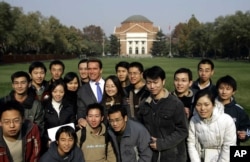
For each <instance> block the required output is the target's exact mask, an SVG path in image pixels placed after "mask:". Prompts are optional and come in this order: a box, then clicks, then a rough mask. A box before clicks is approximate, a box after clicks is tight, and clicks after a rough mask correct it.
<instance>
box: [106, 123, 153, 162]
mask: <svg viewBox="0 0 250 162" xmlns="http://www.w3.org/2000/svg"><path fill="white" fill-rule="evenodd" d="M108 133H109V135H110V136H111V140H112V142H113V146H114V150H115V153H116V156H117V162H150V161H151V158H152V151H151V149H150V147H149V143H150V135H149V132H148V131H147V129H146V128H145V127H144V126H143V125H142V124H140V123H139V122H136V121H134V120H130V119H128V121H127V124H126V128H125V131H124V133H123V135H122V138H121V142H120V146H118V142H117V138H116V135H115V132H114V131H113V130H111V129H109V130H108Z"/></svg>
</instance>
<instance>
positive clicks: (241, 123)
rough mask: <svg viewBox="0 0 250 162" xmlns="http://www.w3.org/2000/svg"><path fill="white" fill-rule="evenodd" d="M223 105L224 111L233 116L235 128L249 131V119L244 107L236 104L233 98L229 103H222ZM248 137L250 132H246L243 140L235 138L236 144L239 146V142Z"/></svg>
mask: <svg viewBox="0 0 250 162" xmlns="http://www.w3.org/2000/svg"><path fill="white" fill-rule="evenodd" d="M224 107H225V109H224V112H225V113H226V114H229V115H230V116H231V117H232V118H233V120H234V122H235V126H236V130H237V131H241V130H244V131H247V132H249V133H250V120H249V117H248V115H247V113H246V112H245V111H244V109H243V108H242V107H241V106H240V105H238V104H237V103H236V101H235V100H234V99H233V98H232V99H231V102H230V103H229V104H226V105H224ZM249 137H250V134H248V136H247V138H246V139H245V140H240V139H239V138H237V145H238V146H239V145H240V142H245V141H247V140H248V139H249Z"/></svg>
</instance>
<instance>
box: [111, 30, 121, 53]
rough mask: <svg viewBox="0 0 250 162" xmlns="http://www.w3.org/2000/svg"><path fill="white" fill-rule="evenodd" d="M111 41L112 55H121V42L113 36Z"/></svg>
mask: <svg viewBox="0 0 250 162" xmlns="http://www.w3.org/2000/svg"><path fill="white" fill-rule="evenodd" d="M109 39H110V43H109V52H110V53H111V55H116V54H119V53H120V52H119V50H120V42H119V40H118V38H117V37H116V36H115V35H114V34H111V35H110V36H109Z"/></svg>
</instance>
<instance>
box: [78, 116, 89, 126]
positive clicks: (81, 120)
mask: <svg viewBox="0 0 250 162" xmlns="http://www.w3.org/2000/svg"><path fill="white" fill-rule="evenodd" d="M78 126H79V128H82V127H86V126H87V121H86V119H84V118H80V119H78Z"/></svg>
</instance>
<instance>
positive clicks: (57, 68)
mask: <svg viewBox="0 0 250 162" xmlns="http://www.w3.org/2000/svg"><path fill="white" fill-rule="evenodd" d="M49 70H50V74H51V80H50V81H49V84H51V83H53V82H54V81H56V80H62V75H63V73H64V70H65V65H64V63H63V62H62V61H61V60H53V61H51V62H50V64H49Z"/></svg>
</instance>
